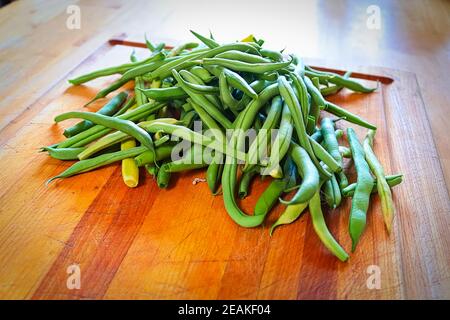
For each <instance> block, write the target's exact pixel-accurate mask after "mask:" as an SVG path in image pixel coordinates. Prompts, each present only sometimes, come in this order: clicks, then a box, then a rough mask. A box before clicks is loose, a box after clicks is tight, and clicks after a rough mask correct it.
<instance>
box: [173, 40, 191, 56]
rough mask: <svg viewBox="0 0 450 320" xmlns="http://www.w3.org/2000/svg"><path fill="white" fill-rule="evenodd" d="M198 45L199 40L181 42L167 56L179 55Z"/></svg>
mask: <svg viewBox="0 0 450 320" xmlns="http://www.w3.org/2000/svg"><path fill="white" fill-rule="evenodd" d="M197 47H198V43H197V42H186V43H183V44H180V45H179V46H176V47H174V48H173V49H172V50H170V52H169V53H168V54H167V56H168V57H175V56H178V55H179V54H180V53H181V52H183V51H184V50H189V49H195V48H197Z"/></svg>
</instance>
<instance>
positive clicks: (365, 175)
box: [347, 128, 374, 251]
mask: <svg viewBox="0 0 450 320" xmlns="http://www.w3.org/2000/svg"><path fill="white" fill-rule="evenodd" d="M347 137H348V142H349V144H350V149H351V150H352V156H353V161H354V162H355V168H356V174H357V175H358V178H357V184H356V189H355V193H354V195H353V198H352V208H351V210H350V219H349V231H350V237H351V239H352V251H355V249H356V245H357V244H358V241H359V239H360V237H361V234H362V233H363V231H364V229H365V226H366V214H367V209H368V208H369V200H370V193H371V192H372V189H373V184H374V179H373V178H372V174H371V173H370V169H369V165H368V164H367V162H366V160H365V153H364V149H363V147H362V146H361V144H360V142H359V141H358V137H357V136H356V133H355V131H354V130H353V129H352V128H347Z"/></svg>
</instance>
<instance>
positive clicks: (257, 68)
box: [203, 58, 292, 73]
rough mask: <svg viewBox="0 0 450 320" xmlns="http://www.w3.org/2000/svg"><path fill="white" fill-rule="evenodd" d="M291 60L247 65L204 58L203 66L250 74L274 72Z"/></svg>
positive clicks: (226, 60)
mask: <svg viewBox="0 0 450 320" xmlns="http://www.w3.org/2000/svg"><path fill="white" fill-rule="evenodd" d="M291 62H292V59H291V60H290V61H286V62H271V63H247V62H242V61H237V60H230V59H222V58H204V59H203V64H204V65H214V64H216V65H220V66H222V67H225V68H229V69H231V70H234V71H242V72H251V73H265V72H270V71H275V70H278V69H281V68H284V67H287V66H288V65H289V64H291Z"/></svg>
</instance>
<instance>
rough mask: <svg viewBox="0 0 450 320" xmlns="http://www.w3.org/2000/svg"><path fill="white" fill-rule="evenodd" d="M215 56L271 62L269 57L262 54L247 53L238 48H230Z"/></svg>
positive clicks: (245, 60) (246, 60) (248, 61)
mask: <svg viewBox="0 0 450 320" xmlns="http://www.w3.org/2000/svg"><path fill="white" fill-rule="evenodd" d="M214 58H221V59H228V60H237V61H242V62H247V63H271V62H272V61H270V60H269V59H266V58H263V57H261V56H260V55H256V54H251V53H246V52H242V51H238V50H230V51H225V52H222V53H220V54H218V55H216V56H215V57H214Z"/></svg>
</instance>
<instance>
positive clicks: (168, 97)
mask: <svg viewBox="0 0 450 320" xmlns="http://www.w3.org/2000/svg"><path fill="white" fill-rule="evenodd" d="M191 32H192V34H193V35H194V36H195V37H196V38H197V39H198V40H199V41H200V43H197V42H187V43H182V44H180V45H178V46H176V47H175V48H172V49H167V48H166V47H165V44H164V43H161V44H158V45H155V44H152V43H151V42H150V41H149V40H148V39H147V38H145V43H146V46H147V48H148V50H149V51H150V55H149V56H148V57H147V58H144V59H142V60H139V59H138V58H137V57H136V54H135V52H134V51H133V53H132V54H131V57H130V59H131V62H126V61H124V63H121V64H118V65H117V66H111V67H108V68H104V69H101V70H96V71H93V72H91V73H88V74H84V75H80V76H78V77H76V78H74V79H71V80H69V83H70V84H72V85H80V84H85V83H87V82H89V81H91V80H93V79H97V78H100V77H106V76H115V77H116V79H115V81H114V82H112V84H110V85H109V86H107V87H105V88H103V89H101V90H100V91H99V92H98V93H97V94H96V95H95V97H93V99H92V100H91V101H89V103H91V102H93V101H95V100H98V99H105V98H106V97H107V95H109V94H110V93H113V92H115V91H118V90H119V91H120V90H121V87H122V86H124V85H125V84H128V83H134V90H132V91H131V92H127V91H124V90H122V92H119V93H117V94H116V95H115V96H114V97H113V98H111V99H110V100H109V101H108V102H107V103H106V104H105V105H104V107H102V108H100V109H99V110H98V111H97V112H85V111H71V112H67V113H64V114H61V115H58V116H57V117H56V118H55V122H56V123H59V122H61V121H63V120H67V119H72V118H77V119H82V120H83V121H82V122H79V123H78V124H76V125H75V126H72V127H70V128H67V129H66V130H65V131H64V136H66V137H67V139H65V140H63V141H60V142H58V143H56V144H52V145H50V146H46V147H42V149H41V151H45V152H48V154H49V156H51V157H53V158H55V159H58V160H64V161H76V162H74V163H72V164H71V166H69V167H68V168H66V170H64V171H63V172H62V173H60V174H58V175H57V176H55V177H53V178H50V179H49V180H48V183H49V182H51V181H53V180H55V179H63V178H68V177H71V176H74V175H77V174H81V173H85V172H89V171H92V170H95V169H97V168H100V167H103V166H106V165H109V164H112V163H122V164H123V165H124V167H122V174H123V176H124V181H125V183H126V184H127V185H128V186H129V187H135V186H137V185H139V179H138V177H139V172H138V170H143V169H139V168H142V167H144V168H145V171H146V172H148V173H149V174H150V176H151V177H152V178H153V179H155V180H156V182H155V183H157V185H158V186H159V187H160V188H167V187H168V186H169V185H170V183H171V177H172V176H173V175H174V174H176V173H178V172H181V171H186V170H201V169H204V168H206V170H205V178H206V182H207V186H208V188H209V189H210V191H211V193H212V194H213V195H214V196H216V195H219V194H222V195H223V200H224V207H225V209H226V211H227V212H228V214H229V216H230V217H231V219H232V220H234V222H236V223H237V224H238V225H240V226H242V227H247V228H250V227H258V226H260V225H262V224H263V223H264V222H265V221H266V217H267V215H268V214H269V213H270V212H271V210H272V209H273V208H274V207H275V206H277V205H281V206H285V210H284V211H283V213H282V214H281V215H280V216H279V217H278V219H277V220H276V222H275V223H273V224H272V226H271V228H270V235H272V234H273V232H274V230H275V229H276V228H277V227H279V226H281V225H286V224H290V223H293V222H294V221H295V220H297V219H298V218H299V217H300V215H302V213H304V212H306V211H307V209H308V211H309V213H310V216H311V221H312V225H313V228H314V230H315V232H316V234H317V236H318V238H319V239H320V240H321V241H322V243H323V245H324V246H325V247H326V248H327V249H328V250H329V251H330V252H331V253H332V254H333V255H334V256H336V257H337V258H338V259H339V260H341V261H346V260H347V259H348V258H349V255H348V254H347V252H346V251H345V249H344V248H343V247H342V246H341V245H340V244H339V243H338V242H337V240H336V239H335V238H334V237H333V235H332V233H331V232H330V230H329V229H328V227H327V223H326V217H325V216H326V214H324V208H328V209H329V210H335V209H336V208H338V207H340V206H341V205H342V203H344V202H345V201H347V199H351V200H348V201H351V209H350V213H349V227H348V228H349V229H348V234H349V236H350V238H351V241H352V246H351V250H352V251H355V249H356V246H357V244H358V243H359V242H360V240H361V237H362V235H363V233H364V230H365V228H366V216H367V212H368V209H369V205H370V200H371V197H372V195H373V194H377V195H378V196H379V197H380V199H381V208H382V211H383V216H384V219H385V224H386V228H387V230H388V231H391V230H392V228H393V218H394V213H395V208H394V202H393V199H392V192H391V188H392V187H394V186H396V185H398V184H400V183H401V182H402V179H403V176H402V175H401V174H396V175H386V174H385V170H384V169H383V166H382V164H381V162H380V161H379V159H378V158H377V157H376V155H375V152H374V149H373V145H374V141H375V134H376V126H375V124H373V123H371V122H369V121H368V120H366V119H363V118H362V117H360V116H359V115H357V114H354V113H352V112H350V111H348V110H346V109H345V108H344V107H342V106H339V105H336V104H335V103H332V102H330V101H327V99H326V98H325V97H328V96H330V95H334V94H341V92H342V91H341V90H343V89H344V91H345V90H351V91H354V92H358V93H359V94H370V93H371V92H373V91H375V90H376V87H372V88H369V87H366V86H364V85H362V84H361V83H359V82H357V81H356V80H354V79H353V78H352V77H351V72H347V73H345V74H344V75H343V76H341V75H339V74H336V73H331V72H323V71H318V70H315V69H313V68H311V67H310V66H307V65H305V64H304V63H303V61H302V59H300V58H299V57H297V56H295V55H290V56H289V55H286V54H283V50H281V51H277V50H270V49H267V48H262V45H263V43H264V41H263V40H256V39H255V38H254V37H253V36H249V37H246V38H244V40H242V41H238V42H232V43H228V44H221V43H219V42H218V41H217V40H215V39H213V38H212V37H211V36H209V37H207V36H203V35H201V34H199V33H196V32H194V31H191ZM338 121H340V122H339V124H341V123H350V124H353V125H356V126H359V127H360V129H359V130H363V131H365V130H368V132H367V135H366V138H365V140H363V141H360V140H359V138H358V135H357V133H356V131H355V130H354V129H353V128H351V127H347V128H346V130H343V128H337V127H336V123H337V122H338ZM199 124H200V126H198V125H199ZM249 130H253V131H252V132H254V133H255V134H254V137H253V139H252V140H251V139H250V140H249V137H250V135H249V132H250V131H249ZM179 140H182V142H181V143H178V142H175V141H179ZM345 140H346V141H345ZM185 142H187V143H188V144H189V146H190V148H189V149H187V151H186V150H185V149H182V153H183V155H182V156H181V157H180V158H177V159H175V158H174V154H177V155H179V151H180V150H181V149H180V146H181V145H182V144H183V143H185ZM125 164H126V166H125ZM352 164H354V166H355V169H356V177H355V178H353V177H354V175H352V174H351V171H349V168H350V166H351V165H352ZM127 168H128V170H127ZM125 175H127V176H128V182H129V183H127V182H126V179H125ZM264 176H269V177H268V179H270V180H271V181H270V183H269V184H268V186H267V188H266V189H265V190H264V191H263V192H262V193H261V194H260V195H258V199H257V201H256V205H255V208H254V211H253V212H252V213H247V212H244V211H243V210H242V209H241V208H240V207H239V201H238V200H237V198H238V197H239V198H240V199H245V198H246V197H247V196H248V195H251V187H252V183H253V181H254V180H255V179H256V178H257V177H264ZM130 177H131V178H130ZM351 179H354V180H355V182H352V181H350V180H351ZM205 185H206V184H205ZM168 192H170V191H168ZM244 201H245V200H244Z"/></svg>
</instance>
